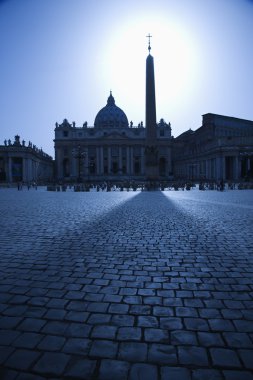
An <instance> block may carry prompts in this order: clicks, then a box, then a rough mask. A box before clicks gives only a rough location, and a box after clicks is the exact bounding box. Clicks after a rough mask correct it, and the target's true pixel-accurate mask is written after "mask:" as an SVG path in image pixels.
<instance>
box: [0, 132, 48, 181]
mask: <svg viewBox="0 0 253 380" xmlns="http://www.w3.org/2000/svg"><path fill="white" fill-rule="evenodd" d="M52 180H53V159H52V157H50V156H49V155H48V154H46V153H44V152H43V150H42V149H38V148H37V147H36V146H35V145H33V144H32V143H31V142H30V141H29V143H28V144H27V145H26V144H25V141H24V140H23V141H22V142H20V136H18V135H17V136H15V140H14V141H13V142H12V141H11V140H8V141H7V140H5V141H4V145H0V182H6V183H13V182H26V183H28V182H36V183H45V182H50V181H52Z"/></svg>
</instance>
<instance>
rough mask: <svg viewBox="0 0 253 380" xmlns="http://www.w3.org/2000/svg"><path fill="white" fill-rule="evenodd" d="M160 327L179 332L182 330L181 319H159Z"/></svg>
mask: <svg viewBox="0 0 253 380" xmlns="http://www.w3.org/2000/svg"><path fill="white" fill-rule="evenodd" d="M160 327H161V328H162V329H168V330H180V329H182V328H183V324H182V319H181V318H176V317H168V318H160Z"/></svg>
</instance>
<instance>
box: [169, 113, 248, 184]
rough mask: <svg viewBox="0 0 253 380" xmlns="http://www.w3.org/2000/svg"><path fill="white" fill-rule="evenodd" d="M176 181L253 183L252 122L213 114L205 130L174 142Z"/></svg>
mask: <svg viewBox="0 0 253 380" xmlns="http://www.w3.org/2000/svg"><path fill="white" fill-rule="evenodd" d="M173 173H174V176H175V178H178V179H188V180H193V181H200V180H209V181H219V180H223V181H242V180H250V179H251V180H252V179H253V121H249V120H243V119H238V118H234V117H228V116H221V115H216V114H212V113H208V114H205V115H203V119H202V126H201V127H200V128H198V129H197V130H196V131H192V130H191V129H190V130H188V131H186V132H184V133H182V134H181V135H180V136H178V137H177V138H175V139H174V141H173Z"/></svg>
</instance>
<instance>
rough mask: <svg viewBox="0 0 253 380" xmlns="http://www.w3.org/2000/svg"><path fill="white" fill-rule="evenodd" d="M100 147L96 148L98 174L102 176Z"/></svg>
mask: <svg viewBox="0 0 253 380" xmlns="http://www.w3.org/2000/svg"><path fill="white" fill-rule="evenodd" d="M99 153H100V152H99V147H98V146H97V147H96V174H100V173H101V169H100V160H99V158H100V157H99Z"/></svg>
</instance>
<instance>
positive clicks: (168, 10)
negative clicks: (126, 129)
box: [0, 0, 253, 155]
mask: <svg viewBox="0 0 253 380" xmlns="http://www.w3.org/2000/svg"><path fill="white" fill-rule="evenodd" d="M148 33H151V35H152V36H153V37H152V39H151V47H152V50H151V54H152V55H153V57H154V62H155V79H156V101H157V119H158V121H159V120H160V119H161V118H164V119H165V121H167V122H169V121H170V122H171V126H172V134H173V135H174V136H175V137H176V136H178V135H179V134H180V133H182V132H184V131H185V130H187V129H189V128H192V129H193V130H194V129H197V128H198V127H199V126H200V125H201V121H202V117H201V115H203V114H205V113H208V112H211V113H217V114H222V115H227V116H234V117H239V118H244V119H249V120H253V95H252V94H253V75H252V74H253V0H252V1H250V0H0V69H1V70H0V89H1V95H0V118H1V119H0V123H1V127H0V144H3V141H4V139H9V138H10V139H11V140H13V139H14V135H16V134H19V135H20V136H21V139H24V140H26V142H28V140H30V141H32V143H33V144H35V145H37V146H38V147H39V148H40V147H42V148H43V150H44V151H45V152H46V153H48V154H50V155H54V144H53V138H54V128H55V122H58V123H61V122H62V120H63V119H64V118H67V119H68V120H69V122H72V121H75V122H76V126H77V127H78V126H82V124H83V122H85V121H87V122H88V125H90V126H93V125H94V120H95V117H96V114H97V113H98V111H99V110H100V109H101V108H102V107H104V106H105V104H106V101H107V97H108V96H109V93H110V90H112V93H113V96H114V98H115V101H116V104H117V105H118V106H119V107H120V108H122V109H123V111H124V112H125V113H126V115H127V117H128V120H129V122H130V121H131V120H132V121H133V123H134V125H137V124H138V123H139V122H140V121H143V122H144V123H145V61H146V56H147V54H148V50H147V46H148V44H147V43H148V41H147V38H146V35H147V34H148Z"/></svg>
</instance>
